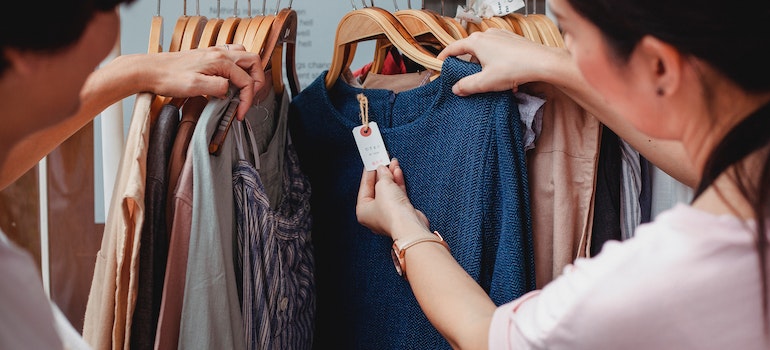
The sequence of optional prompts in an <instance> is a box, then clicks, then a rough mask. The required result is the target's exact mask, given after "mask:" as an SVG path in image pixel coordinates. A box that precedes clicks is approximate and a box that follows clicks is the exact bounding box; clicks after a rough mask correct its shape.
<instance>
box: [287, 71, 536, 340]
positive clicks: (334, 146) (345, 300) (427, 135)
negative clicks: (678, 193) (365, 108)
mask: <svg viewBox="0 0 770 350" xmlns="http://www.w3.org/2000/svg"><path fill="white" fill-rule="evenodd" d="M479 70H480V67H479V65H477V64H473V63H468V62H464V61H461V60H458V59H455V58H448V59H446V60H445V62H444V65H443V67H442V73H441V76H440V77H439V78H437V79H436V80H435V81H433V82H431V83H429V84H427V85H425V86H423V87H419V88H416V89H412V90H408V91H404V92H401V93H398V94H396V93H393V92H392V91H389V90H377V89H366V90H362V89H357V88H354V87H351V86H350V85H348V84H346V83H344V82H342V81H338V82H337V83H336V85H335V86H334V87H333V88H332V89H329V90H327V89H326V87H325V86H324V77H325V73H324V74H322V75H321V76H320V77H318V79H317V80H316V81H314V82H313V83H312V84H311V85H310V86H308V87H307V88H305V89H304V90H303V91H302V92H301V93H300V94H299V95H298V96H297V97H296V98H295V99H294V100H293V101H292V104H291V110H290V115H289V118H290V119H289V126H290V131H291V135H292V140H294V142H295V145H296V150H297V154H298V155H299V158H300V164H301V166H302V169H303V172H304V173H305V174H306V175H307V176H308V177H309V179H310V183H311V188H312V191H313V192H312V197H311V210H312V214H313V228H312V239H313V245H314V249H315V252H314V254H315V259H316V265H315V266H316V271H315V274H316V279H317V284H316V287H317V306H318V310H317V313H316V317H317V319H316V331H315V343H314V347H315V348H317V349H321V348H324V349H450V346H449V344H448V343H447V342H446V341H445V340H444V339H443V338H442V337H441V335H440V334H439V333H438V331H436V329H435V328H434V327H433V326H432V325H431V324H430V322H429V321H428V320H427V318H426V317H425V316H424V314H423V313H422V311H421V310H420V307H419V305H418V304H417V301H416V300H415V298H414V295H413V294H412V292H411V290H410V288H409V284H408V283H407V282H406V281H405V280H403V279H402V278H401V277H399V276H398V275H397V274H396V271H395V270H394V267H393V262H392V260H391V257H390V246H391V241H390V239H389V238H386V237H383V236H379V235H376V234H373V233H372V232H371V231H370V230H368V229H367V228H365V227H363V226H361V225H360V224H358V221H357V220H356V215H355V205H356V195H357V192H358V187H359V183H360V179H361V172H362V171H363V164H362V162H361V158H360V156H359V155H358V151H357V149H356V145H355V142H354V140H353V135H352V132H351V130H352V129H353V128H354V127H355V126H357V125H360V123H361V119H360V116H359V103H358V100H357V99H356V94H358V93H360V92H363V93H364V94H365V95H366V96H367V97H368V100H369V118H370V120H372V121H376V122H377V124H378V125H379V127H380V130H381V132H382V135H383V139H384V141H385V145H386V147H387V149H388V151H389V154H390V156H391V157H396V158H398V159H399V161H400V162H401V167H402V168H403V171H404V174H405V177H406V185H407V190H408V193H409V198H410V199H411V201H412V203H413V204H414V206H415V207H416V208H418V209H420V210H422V211H423V212H424V213H425V215H427V217H428V218H429V219H430V224H431V229H432V230H438V231H439V232H440V233H441V234H442V235H443V236H444V238H445V239H446V241H447V242H448V243H449V246H450V247H451V250H452V255H453V256H454V257H455V259H457V261H458V262H459V263H460V265H462V267H463V268H464V269H465V270H466V271H467V272H468V273H469V274H470V275H471V276H472V277H473V278H474V279H476V281H478V282H479V283H480V285H481V286H482V287H483V288H484V290H486V291H487V293H488V294H489V295H490V296H491V298H492V300H493V301H494V302H495V303H496V304H498V305H500V304H502V303H505V302H508V301H511V300H513V299H515V298H517V297H519V296H521V295H522V294H524V293H526V292H528V291H530V290H532V289H534V288H535V277H534V276H535V270H534V258H533V248H532V230H531V221H530V209H529V195H528V185H527V171H526V167H525V159H524V153H523V147H522V134H523V131H522V126H521V123H520V121H519V114H518V109H517V106H516V104H515V101H514V100H513V96H512V94H511V93H509V92H501V93H484V94H478V95H474V96H469V97H458V96H456V95H454V94H453V93H452V90H451V87H452V85H453V84H454V83H455V82H457V81H458V80H459V79H460V78H462V77H464V76H467V75H469V74H473V73H476V72H478V71H479Z"/></svg>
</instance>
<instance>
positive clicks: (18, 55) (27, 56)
mask: <svg viewBox="0 0 770 350" xmlns="http://www.w3.org/2000/svg"><path fill="white" fill-rule="evenodd" d="M3 56H5V59H7V60H8V63H10V67H9V68H8V70H9V71H15V72H17V73H18V74H21V75H29V74H32V73H34V72H35V71H36V68H37V67H38V65H39V61H40V57H41V56H40V55H38V54H35V53H34V52H32V51H21V50H19V49H15V48H6V49H5V50H3Z"/></svg>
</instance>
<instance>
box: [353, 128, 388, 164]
mask: <svg viewBox="0 0 770 350" xmlns="http://www.w3.org/2000/svg"><path fill="white" fill-rule="evenodd" d="M353 138H355V140H356V145H357V146H358V153H360V154H361V160H362V161H363V162H364V168H366V170H375V169H377V167H378V166H380V165H385V166H387V165H388V164H390V157H389V156H388V150H386V149H385V142H383V141H382V135H381V134H380V129H379V128H378V127H377V123H375V122H370V123H369V127H368V128H367V127H366V126H364V125H359V126H357V127H355V128H353Z"/></svg>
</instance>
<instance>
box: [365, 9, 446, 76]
mask: <svg viewBox="0 0 770 350" xmlns="http://www.w3.org/2000/svg"><path fill="white" fill-rule="evenodd" d="M394 6H395V7H396V11H395V12H394V13H393V14H394V15H395V16H396V18H397V19H398V21H399V22H401V24H403V25H404V28H406V30H407V31H408V32H409V34H410V35H411V36H412V37H413V38H415V40H417V42H418V43H420V44H422V45H430V46H433V47H434V48H436V49H438V50H441V49H443V48H445V47H446V46H447V45H449V44H451V43H452V42H454V41H455V40H456V39H455V38H454V37H453V36H452V35H451V34H449V31H448V30H447V28H446V25H445V24H444V22H443V21H442V20H441V19H439V17H438V15H437V14H435V13H433V12H431V11H430V10H426V9H421V10H416V9H406V10H398V7H397V6H396V3H395V1H394ZM391 46H392V44H391V43H390V41H388V40H387V39H377V44H376V45H375V55H374V60H373V61H372V66H371V68H370V72H374V73H380V72H381V71H382V69H383V66H384V65H385V59H386V58H387V53H388V49H389V48H390V47H391Z"/></svg>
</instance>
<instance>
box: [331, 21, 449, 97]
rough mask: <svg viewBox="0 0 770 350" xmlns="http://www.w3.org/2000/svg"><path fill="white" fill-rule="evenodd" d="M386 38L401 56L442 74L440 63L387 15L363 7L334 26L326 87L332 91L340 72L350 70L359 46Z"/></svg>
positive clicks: (399, 23) (397, 22) (398, 23)
mask: <svg viewBox="0 0 770 350" xmlns="http://www.w3.org/2000/svg"><path fill="white" fill-rule="evenodd" d="M378 38H387V39H388V40H389V41H390V42H391V43H392V44H393V45H394V46H395V47H396V48H397V49H398V50H399V51H401V53H402V54H404V55H405V56H407V57H409V58H410V59H411V60H412V61H414V62H415V63H417V64H419V65H422V66H423V67H425V68H427V69H432V70H435V71H436V72H440V71H441V64H442V61H441V60H439V59H437V58H436V57H435V56H434V55H433V54H432V53H430V51H427V50H426V49H425V48H423V47H422V46H421V45H420V44H419V43H418V42H417V41H416V40H415V39H414V38H413V37H412V36H411V35H410V34H409V31H407V30H406V28H404V26H403V25H402V24H401V22H399V21H398V19H397V18H396V17H395V16H394V15H393V14H392V13H390V12H388V11H386V10H384V9H381V8H378V7H366V8H363V9H357V10H353V11H350V12H348V13H347V14H345V16H343V17H342V19H341V20H340V23H339V24H338V26H337V33H336V35H335V40H334V54H333V56H332V63H331V66H330V67H329V71H328V72H327V75H326V79H325V83H326V87H327V88H331V87H332V86H333V85H334V83H335V82H336V81H337V78H339V76H340V75H341V74H342V72H343V71H344V70H346V69H348V68H350V63H351V61H352V56H353V55H354V54H355V47H356V44H357V43H358V42H361V41H366V40H374V39H378Z"/></svg>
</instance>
